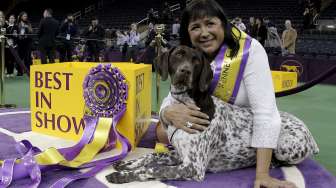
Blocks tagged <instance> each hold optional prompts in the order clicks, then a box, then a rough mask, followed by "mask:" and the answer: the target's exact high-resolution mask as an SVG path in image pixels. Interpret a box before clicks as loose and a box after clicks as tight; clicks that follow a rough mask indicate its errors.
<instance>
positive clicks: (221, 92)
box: [209, 30, 252, 104]
mask: <svg viewBox="0 0 336 188" xmlns="http://www.w3.org/2000/svg"><path fill="white" fill-rule="evenodd" d="M234 32H235V33H236V34H239V33H237V32H238V31H236V30H234ZM238 36H239V35H238ZM251 42H252V39H251V37H250V36H248V35H247V34H245V33H244V32H241V38H240V40H239V45H240V48H239V51H238V54H237V56H236V57H233V58H231V57H229V54H230V52H231V49H228V47H227V45H226V44H224V45H223V46H222V47H221V49H220V51H219V53H218V55H217V56H216V58H215V62H214V63H215V68H214V70H213V71H214V78H213V80H212V82H211V85H210V90H209V92H210V94H213V95H214V96H216V97H218V98H220V99H222V100H224V101H226V102H228V103H231V104H233V103H234V102H235V99H236V97H237V94H238V91H239V87H240V84H241V81H242V79H243V74H244V70H245V67H246V64H247V60H248V57H249V49H250V46H251Z"/></svg>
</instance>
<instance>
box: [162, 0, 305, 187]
mask: <svg viewBox="0 0 336 188" xmlns="http://www.w3.org/2000/svg"><path fill="white" fill-rule="evenodd" d="M180 36H181V39H180V42H181V44H182V45H187V46H190V47H194V48H197V49H199V50H201V51H202V52H204V54H205V56H206V57H207V59H208V60H209V62H212V63H211V66H212V68H213V71H214V79H213V81H212V82H213V83H212V85H211V92H212V94H213V95H214V96H216V97H218V98H220V99H222V100H223V101H225V102H229V103H232V104H234V105H238V106H241V107H250V108H251V109H252V111H253V114H254V115H253V135H252V139H251V144H250V145H251V147H254V148H257V159H256V180H255V188H259V187H262V186H265V187H285V188H289V187H295V185H294V184H293V183H291V182H288V181H280V180H278V179H275V178H272V177H271V176H270V175H269V168H270V162H271V159H272V151H273V149H275V148H277V145H278V137H279V134H280V128H281V127H280V123H281V120H280V116H279V112H278V109H277V106H276V100H275V95H274V88H273V83H272V77H271V72H270V68H269V64H268V58H267V54H266V52H265V50H264V48H263V47H262V45H261V44H260V43H259V42H258V41H257V40H255V39H252V38H250V37H249V36H247V35H246V34H245V33H243V32H241V31H239V30H238V29H237V28H235V27H234V26H233V25H232V24H230V23H229V22H228V20H227V18H226V16H225V14H224V11H223V10H222V8H221V7H220V6H219V5H218V3H217V2H216V1H215V0H195V1H193V2H192V3H191V4H189V6H188V7H187V8H186V10H185V11H184V13H183V15H182V22H181V30H180ZM223 59H224V61H223ZM222 62H225V63H223V64H221V63H222ZM218 65H219V66H218ZM245 65H246V66H245ZM239 72H241V73H242V75H241V80H239V79H237V80H236V78H237V76H235V75H239ZM230 83H231V85H230ZM232 83H233V84H232ZM237 89H238V90H237ZM166 99H167V98H166ZM166 99H165V100H164V101H163V103H162V106H161V110H160V119H161V121H163V122H165V123H167V122H168V124H170V125H173V126H175V127H177V128H180V129H182V130H184V131H186V132H188V133H191V134H192V133H197V132H198V131H197V130H199V131H202V130H204V129H205V128H206V126H207V125H208V124H209V123H210V122H209V121H208V119H207V118H208V117H207V115H205V114H203V113H201V112H200V111H199V109H198V107H196V106H193V105H191V104H187V105H183V104H173V103H172V101H168V100H166ZM157 135H158V137H162V136H163V135H164V131H162V127H159V128H158V129H157ZM279 144H280V143H279ZM305 157H306V156H305ZM237 162H238V161H237ZM298 162H299V161H298Z"/></svg>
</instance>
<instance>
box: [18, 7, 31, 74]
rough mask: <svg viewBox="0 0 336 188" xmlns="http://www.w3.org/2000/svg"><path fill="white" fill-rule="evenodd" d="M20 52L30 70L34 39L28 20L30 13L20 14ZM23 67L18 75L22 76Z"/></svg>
mask: <svg viewBox="0 0 336 188" xmlns="http://www.w3.org/2000/svg"><path fill="white" fill-rule="evenodd" d="M17 25H18V34H19V38H18V41H17V43H18V53H19V56H20V58H21V59H22V60H23V61H24V64H25V66H26V67H27V69H28V70H30V65H32V64H33V61H32V57H31V52H32V45H33V40H32V37H31V36H30V34H32V33H33V29H32V26H31V24H30V22H29V20H28V14H27V13H26V12H21V13H20V14H19V16H18V24H17ZM22 74H23V72H22V70H21V68H20V69H19V70H18V76H22Z"/></svg>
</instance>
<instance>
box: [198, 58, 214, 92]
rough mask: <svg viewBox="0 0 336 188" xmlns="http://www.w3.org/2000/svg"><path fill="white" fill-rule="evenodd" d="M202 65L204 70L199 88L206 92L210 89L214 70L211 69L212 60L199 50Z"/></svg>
mask: <svg viewBox="0 0 336 188" xmlns="http://www.w3.org/2000/svg"><path fill="white" fill-rule="evenodd" d="M199 55H200V60H201V63H202V64H203V66H202V71H201V75H200V79H199V83H198V86H199V90H200V91H201V92H205V91H207V90H208V89H209V87H210V84H211V81H212V78H213V72H212V70H211V66H210V62H209V61H208V60H207V59H206V57H205V55H204V54H203V53H201V52H199Z"/></svg>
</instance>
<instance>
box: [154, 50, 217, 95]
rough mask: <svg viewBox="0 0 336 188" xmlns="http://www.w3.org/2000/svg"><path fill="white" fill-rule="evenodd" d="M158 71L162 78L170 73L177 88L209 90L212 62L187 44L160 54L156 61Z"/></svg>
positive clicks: (164, 78)
mask: <svg viewBox="0 0 336 188" xmlns="http://www.w3.org/2000/svg"><path fill="white" fill-rule="evenodd" d="M155 63H156V67H157V70H158V73H159V74H160V75H161V78H162V80H166V79H167V78H168V75H169V76H170V78H171V84H172V85H173V86H174V87H176V88H177V89H181V90H184V89H188V90H189V89H193V88H194V89H196V88H195V87H197V89H199V91H201V92H205V91H207V90H208V88H209V86H210V83H211V80H212V76H213V75H212V70H211V67H210V63H209V62H208V61H207V60H206V58H205V57H204V55H203V54H202V52H200V51H197V50H195V49H193V48H190V47H187V46H178V47H175V48H172V49H170V50H169V51H167V52H165V53H163V54H162V55H161V56H159V57H158V58H157V59H156V61H155Z"/></svg>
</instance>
